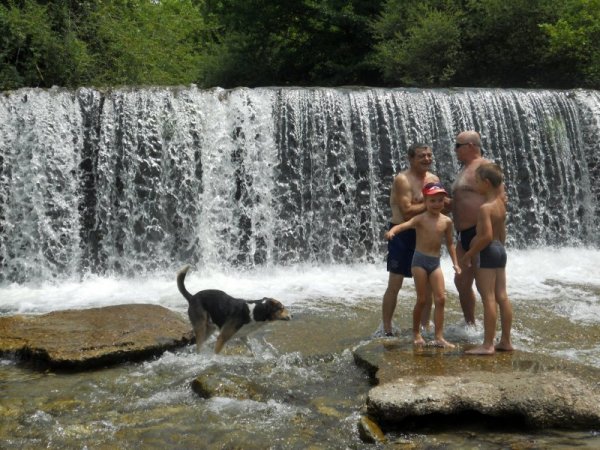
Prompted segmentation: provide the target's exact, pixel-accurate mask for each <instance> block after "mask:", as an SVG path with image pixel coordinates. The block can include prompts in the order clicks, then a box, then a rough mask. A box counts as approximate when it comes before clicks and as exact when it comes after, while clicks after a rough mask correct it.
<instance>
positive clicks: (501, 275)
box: [461, 163, 514, 355]
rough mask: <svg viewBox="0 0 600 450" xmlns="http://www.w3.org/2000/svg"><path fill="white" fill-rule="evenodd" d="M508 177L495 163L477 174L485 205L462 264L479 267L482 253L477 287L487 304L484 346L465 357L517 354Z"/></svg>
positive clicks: (484, 317) (476, 280)
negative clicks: (509, 273) (509, 275)
mask: <svg viewBox="0 0 600 450" xmlns="http://www.w3.org/2000/svg"><path fill="white" fill-rule="evenodd" d="M503 181H504V177H503V174H502V170H501V169H500V167H499V166H498V165H496V164H494V163H487V164H482V165H480V166H479V167H478V168H477V170H476V171H475V183H476V187H477V190H478V192H479V193H481V194H482V195H483V196H484V197H485V202H484V203H483V204H482V205H481V206H480V207H479V213H478V216H477V226H476V234H475V237H474V238H473V240H472V241H471V245H470V247H469V250H468V251H467V252H466V253H465V255H464V256H463V258H462V261H461V262H462V263H463V264H465V265H467V266H471V265H475V264H474V263H475V261H474V258H476V256H477V254H478V253H479V267H476V268H475V283H476V285H477V290H478V291H479V295H480V296H481V300H482V302H483V330H484V331H483V344H482V345H480V346H478V347H475V348H473V349H470V350H467V351H466V352H465V353H468V354H471V355H492V354H494V352H495V351H496V350H503V351H511V350H514V348H513V346H512V343H511V340H510V329H511V326H512V305H511V303H510V300H509V299H508V295H507V293H506V270H505V268H506V250H505V249H504V241H505V239H506V201H505V199H504V186H503ZM497 307H498V308H499V309H500V325H501V329H502V335H501V336H500V341H499V342H498V344H496V345H495V346H494V338H495V336H496V319H497V313H496V309H497Z"/></svg>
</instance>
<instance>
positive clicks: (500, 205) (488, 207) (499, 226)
mask: <svg viewBox="0 0 600 450" xmlns="http://www.w3.org/2000/svg"><path fill="white" fill-rule="evenodd" d="M480 221H481V222H482V223H480ZM486 222H487V223H488V224H489V225H490V226H491V229H492V230H491V231H492V236H491V238H492V240H497V241H500V242H502V243H504V241H505V239H506V204H505V202H504V199H503V198H502V197H501V196H500V195H498V196H496V197H495V198H494V199H492V200H490V201H486V202H485V203H484V204H483V205H481V208H480V209H479V217H478V229H479V225H482V229H485V223H486Z"/></svg>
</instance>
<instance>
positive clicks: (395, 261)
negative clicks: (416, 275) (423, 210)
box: [387, 223, 417, 278]
mask: <svg viewBox="0 0 600 450" xmlns="http://www.w3.org/2000/svg"><path fill="white" fill-rule="evenodd" d="M394 225H396V224H394V223H390V224H388V230H389V229H391V228H392V227H393V226H394ZM416 245H417V232H416V231H415V230H414V228H411V229H410V230H406V231H403V232H402V233H398V234H397V235H395V236H394V237H393V238H392V239H391V240H390V241H388V256H387V270H388V272H392V273H396V274H398V275H404V276H405V277H410V278H412V272H411V269H410V267H411V265H412V259H413V254H414V253H415V246H416Z"/></svg>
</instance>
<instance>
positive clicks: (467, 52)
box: [454, 0, 561, 87]
mask: <svg viewBox="0 0 600 450" xmlns="http://www.w3.org/2000/svg"><path fill="white" fill-rule="evenodd" d="M560 1H561V0H511V1H506V0H467V2H466V4H465V7H464V16H463V20H462V22H461V25H460V28H461V30H462V38H461V40H462V45H461V47H462V51H461V55H462V59H461V67H460V69H459V70H458V72H457V76H456V77H455V80H454V81H455V84H457V85H463V86H464V85H476V86H500V87H527V86H540V85H543V84H544V80H545V79H546V75H545V73H546V70H547V69H548V68H547V67H546V66H544V64H543V52H544V50H543V49H544V48H545V46H546V45H547V38H546V36H545V35H544V33H543V32H542V30H541V29H540V27H539V24H540V23H543V22H545V21H547V20H549V19H550V18H552V17H554V15H555V14H556V5H557V3H559V2H560Z"/></svg>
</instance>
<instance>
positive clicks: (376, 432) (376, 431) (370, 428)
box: [358, 416, 387, 444]
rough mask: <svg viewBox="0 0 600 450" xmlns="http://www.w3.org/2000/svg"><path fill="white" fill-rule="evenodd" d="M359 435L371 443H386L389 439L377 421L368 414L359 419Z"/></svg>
mask: <svg viewBox="0 0 600 450" xmlns="http://www.w3.org/2000/svg"><path fill="white" fill-rule="evenodd" d="M358 435H359V436H360V438H361V439H362V441H363V442H367V443H369V444H375V443H382V444H383V443H385V442H387V439H386V437H385V435H384V434H383V431H381V428H379V425H377V423H376V422H375V421H374V420H372V419H370V418H369V417H367V416H361V418H360V420H359V421H358Z"/></svg>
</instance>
